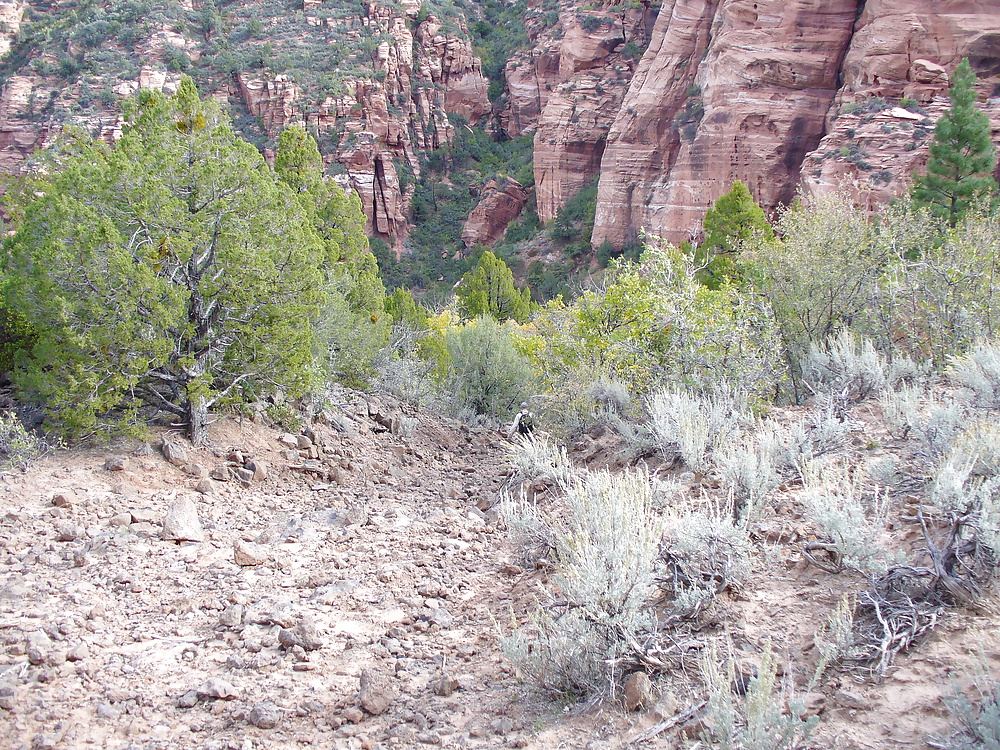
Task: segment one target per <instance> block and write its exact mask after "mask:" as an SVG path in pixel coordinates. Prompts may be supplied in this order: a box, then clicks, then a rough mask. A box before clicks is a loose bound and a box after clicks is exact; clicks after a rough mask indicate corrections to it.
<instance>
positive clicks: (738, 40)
mask: <svg viewBox="0 0 1000 750" xmlns="http://www.w3.org/2000/svg"><path fill="white" fill-rule="evenodd" d="M856 10H857V8H856V2H855V0H825V2H822V3H820V2H816V1H815V0H758V1H757V2H751V0H717V1H716V2H699V1H695V0H675V1H674V2H673V3H669V4H665V5H664V6H663V8H662V10H661V11H660V16H659V19H658V20H657V25H656V29H655V30H654V33H653V41H652V42H651V44H650V48H649V50H648V51H647V53H646V55H645V56H644V57H643V60H642V63H641V64H640V66H639V69H638V70H637V71H636V75H635V77H634V79H633V81H632V85H631V87H630V88H629V92H628V94H627V95H626V97H625V101H624V102H623V105H622V110H621V112H619V115H618V118H617V119H616V120H615V123H614V125H613V126H612V128H611V132H610V133H609V136H608V146H607V149H606V150H605V154H604V158H603V162H602V166H601V182H600V185H599V189H598V205H597V215H596V217H595V222H594V236H593V238H592V241H593V243H594V244H600V243H601V242H603V241H604V240H605V239H607V240H609V241H610V242H611V243H612V244H613V245H616V246H618V247H620V246H622V245H623V244H625V243H626V242H627V241H628V240H630V239H632V237H633V236H634V233H635V232H636V230H638V229H640V228H643V229H649V230H651V231H653V232H655V233H657V234H661V235H664V236H666V237H668V238H669V239H671V240H673V241H681V240H685V239H690V238H691V237H690V233H691V230H692V229H693V228H695V227H697V226H698V225H699V223H700V221H701V219H702V217H703V216H704V213H705V210H706V209H707V208H708V206H709V205H711V203H712V201H714V200H715V199H716V198H718V197H719V196H720V195H721V194H722V193H723V192H725V191H726V190H728V188H729V186H730V185H731V183H732V181H733V180H736V179H739V180H742V181H743V182H745V183H746V184H747V186H748V187H749V188H750V190H751V192H752V193H753V194H754V197H755V198H756V199H757V200H758V201H760V202H761V203H763V204H764V205H767V206H773V205H776V204H777V203H780V202H785V201H788V200H790V199H791V197H792V196H793V194H794V191H795V186H796V185H797V183H798V176H799V167H800V165H801V163H802V160H803V158H804V157H805V155H806V154H807V153H808V152H809V151H811V150H812V149H814V148H815V147H816V145H817V144H818V143H819V140H820V138H821V137H822V135H823V130H824V124H825V116H826V112H827V110H828V109H829V106H830V104H831V102H832V101H833V99H834V97H835V95H836V93H837V87H838V74H839V72H840V67H841V63H842V61H843V58H844V55H845V53H846V52H847V48H848V43H849V42H850V39H851V34H852V30H853V26H854V19H855V14H856Z"/></svg>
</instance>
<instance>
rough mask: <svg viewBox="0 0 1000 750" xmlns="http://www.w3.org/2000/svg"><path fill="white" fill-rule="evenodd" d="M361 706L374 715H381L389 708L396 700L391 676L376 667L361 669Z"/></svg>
mask: <svg viewBox="0 0 1000 750" xmlns="http://www.w3.org/2000/svg"><path fill="white" fill-rule="evenodd" d="M359 699H360V703H361V708H363V709H364V710H365V711H367V712H368V713H370V714H371V715H372V716H380V715H382V714H384V713H385V712H386V711H388V710H389V707H390V706H391V705H392V704H393V702H394V701H395V700H396V691H395V690H394V689H393V687H392V684H391V683H390V682H389V678H388V677H386V676H385V675H384V674H382V673H381V672H377V671H376V670H374V669H363V670H361V692H360V694H359Z"/></svg>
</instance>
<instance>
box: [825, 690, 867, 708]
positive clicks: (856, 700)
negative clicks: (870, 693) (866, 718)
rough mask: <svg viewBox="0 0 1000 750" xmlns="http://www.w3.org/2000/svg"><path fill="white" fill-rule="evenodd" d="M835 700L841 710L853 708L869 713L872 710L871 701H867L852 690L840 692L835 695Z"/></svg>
mask: <svg viewBox="0 0 1000 750" xmlns="http://www.w3.org/2000/svg"><path fill="white" fill-rule="evenodd" d="M833 699H834V700H835V701H836V702H837V705H838V706H840V707H841V708H853V709H857V710H858V711H867V710H870V709H871V708H872V702H871V701H869V700H866V699H865V697H864V696H863V695H861V694H859V693H855V692H853V691H850V690H838V691H837V692H836V693H835V694H834V696H833Z"/></svg>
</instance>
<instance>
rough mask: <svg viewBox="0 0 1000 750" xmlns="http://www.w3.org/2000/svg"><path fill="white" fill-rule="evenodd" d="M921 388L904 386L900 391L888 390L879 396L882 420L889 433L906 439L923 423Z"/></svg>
mask: <svg viewBox="0 0 1000 750" xmlns="http://www.w3.org/2000/svg"><path fill="white" fill-rule="evenodd" d="M922 395H923V391H922V389H921V388H918V387H915V386H910V385H904V386H902V387H901V388H899V389H898V390H886V391H883V392H882V394H881V395H880V396H879V404H880V405H881V406H882V419H883V421H884V422H885V425H886V427H888V428H889V432H890V433H892V434H893V435H895V436H897V437H900V438H905V437H906V436H907V435H908V434H909V433H910V431H911V430H914V429H916V428H917V427H918V426H919V425H920V423H921V413H920V399H921V396H922Z"/></svg>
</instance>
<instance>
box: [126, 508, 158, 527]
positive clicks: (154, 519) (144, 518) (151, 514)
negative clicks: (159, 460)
mask: <svg viewBox="0 0 1000 750" xmlns="http://www.w3.org/2000/svg"><path fill="white" fill-rule="evenodd" d="M129 512H130V513H131V514H132V523H154V524H155V523H159V520H160V514H159V513H157V512H156V511H155V510H153V509H152V508H139V509H138V510H132V511H129Z"/></svg>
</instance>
